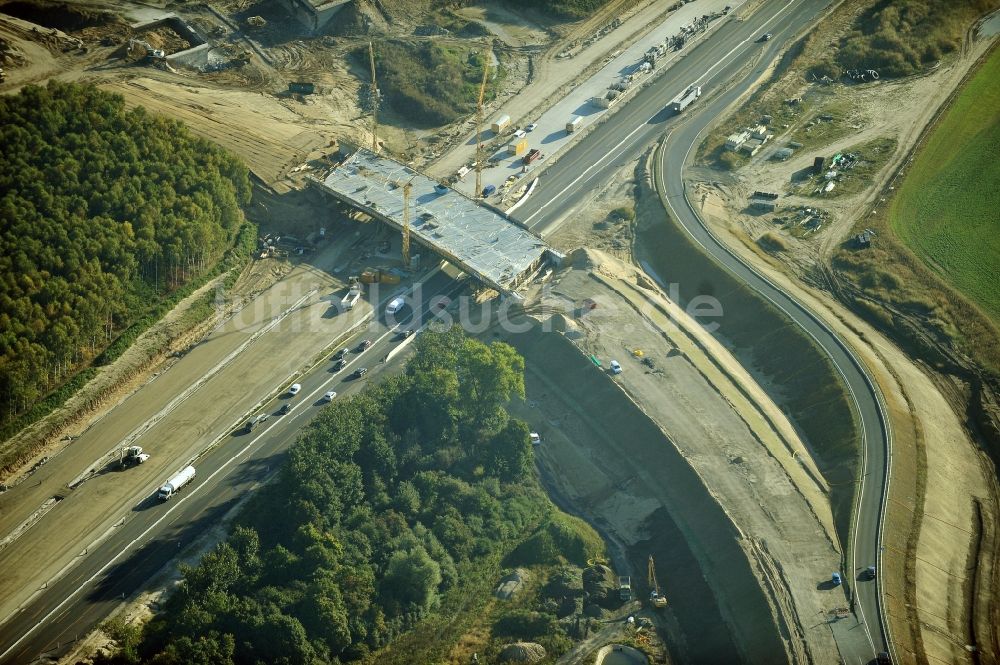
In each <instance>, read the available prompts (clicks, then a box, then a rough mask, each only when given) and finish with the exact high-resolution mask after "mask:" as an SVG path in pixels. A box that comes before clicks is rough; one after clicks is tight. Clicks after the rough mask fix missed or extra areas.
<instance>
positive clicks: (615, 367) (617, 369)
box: [611, 360, 622, 374]
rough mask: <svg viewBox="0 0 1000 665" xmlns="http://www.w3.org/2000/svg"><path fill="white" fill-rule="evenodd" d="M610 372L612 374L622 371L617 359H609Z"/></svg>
mask: <svg viewBox="0 0 1000 665" xmlns="http://www.w3.org/2000/svg"><path fill="white" fill-rule="evenodd" d="M611 373H612V374H621V373H622V366H621V365H619V364H618V361H617V360H612V361H611Z"/></svg>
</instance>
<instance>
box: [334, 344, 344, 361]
mask: <svg viewBox="0 0 1000 665" xmlns="http://www.w3.org/2000/svg"><path fill="white" fill-rule="evenodd" d="M346 355H347V347H344V348H343V349H341V350H340V351H337V352H336V353H335V354H333V359H334V360H341V359H342V358H343V357H344V356H346Z"/></svg>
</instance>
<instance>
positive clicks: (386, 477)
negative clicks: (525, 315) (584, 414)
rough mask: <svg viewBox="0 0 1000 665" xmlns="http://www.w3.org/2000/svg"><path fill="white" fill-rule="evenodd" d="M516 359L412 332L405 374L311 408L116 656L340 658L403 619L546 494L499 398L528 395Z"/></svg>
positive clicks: (417, 614)
mask: <svg viewBox="0 0 1000 665" xmlns="http://www.w3.org/2000/svg"><path fill="white" fill-rule="evenodd" d="M523 370H524V360H523V359H522V358H521V357H520V356H519V355H518V354H517V353H516V352H515V351H514V350H513V348H511V347H510V346H508V345H506V344H502V343H494V344H492V345H490V346H487V345H485V344H483V343H482V342H479V341H477V340H473V339H471V338H468V337H466V336H465V335H464V334H463V333H461V332H460V331H459V330H458V329H457V328H456V329H453V330H452V331H450V332H447V333H433V332H429V333H426V334H423V335H421V337H420V338H419V339H418V341H417V351H416V355H415V357H414V358H413V359H412V360H411V361H410V362H409V364H408V366H407V370H406V372H405V374H403V375H400V376H396V377H393V378H390V379H388V380H386V381H384V382H382V383H381V384H379V385H377V386H371V387H369V388H368V389H366V390H365V391H364V392H363V393H362V394H360V395H359V396H356V397H354V398H352V399H349V400H344V401H338V402H335V403H334V404H332V405H331V406H329V407H327V408H325V409H323V411H322V412H321V413H320V415H318V416H317V417H316V419H315V420H313V422H312V423H311V424H310V425H309V427H308V428H307V429H306V430H305V431H304V432H303V433H302V435H301V436H300V438H299V440H298V441H297V442H296V443H295V444H294V445H293V446H292V448H291V449H290V451H289V459H288V461H287V462H286V463H285V465H284V466H283V468H282V470H281V472H280V476H279V478H278V479H277V480H276V481H275V482H274V483H272V484H271V485H269V486H267V487H265V488H264V489H263V490H261V491H260V493H259V494H258V495H257V496H255V497H254V498H253V499H252V500H251V501H250V502H249V504H248V505H247V507H246V508H245V509H244V510H243V511H242V513H241V515H240V517H238V518H237V527H236V528H235V530H234V532H233V533H232V535H231V536H230V537H229V539H228V540H227V541H226V542H224V543H222V544H220V545H219V546H218V547H217V548H216V549H215V550H214V551H213V552H212V553H210V554H209V555H207V556H206V557H205V558H204V559H203V560H202V562H201V563H200V564H199V565H198V566H197V567H194V568H190V569H187V570H186V571H185V573H184V582H183V584H182V585H181V586H180V587H179V589H178V590H177V591H176V592H175V593H174V595H173V596H171V598H170V599H169V600H168V602H167V604H166V608H165V611H164V612H162V613H161V614H160V615H158V616H157V617H156V618H155V619H154V620H153V621H152V622H151V624H150V625H149V626H148V628H147V630H146V632H145V635H144V638H143V640H142V641H141V642H140V643H139V644H137V645H133V647H132V648H130V649H129V650H126V651H122V652H121V653H120V654H119V655H118V658H119V659H121V660H129V659H131V660H132V661H133V662H135V661H142V662H147V661H149V662H154V663H178V664H180V663H184V664H190V663H252V662H267V663H307V662H344V661H351V660H356V659H358V658H361V657H363V656H365V655H366V654H367V653H369V652H370V650H372V649H377V648H378V647H380V646H383V645H385V644H387V643H388V642H389V641H390V640H392V639H393V638H394V637H396V636H398V635H399V634H401V633H402V632H403V631H406V630H407V629H409V628H410V627H412V626H413V624H414V623H415V622H417V621H419V620H420V619H421V618H423V617H425V616H427V614H428V613H429V612H432V611H434V609H435V608H436V607H437V605H438V603H439V601H440V598H441V596H442V594H444V593H446V592H447V591H448V590H449V589H452V588H454V587H455V586H456V584H458V583H459V575H460V571H461V570H463V569H464V568H467V567H468V566H470V565H475V564H476V562H478V561H481V560H483V559H484V558H487V557H489V556H491V555H494V554H496V553H498V552H503V551H507V550H509V549H510V547H511V546H512V543H516V542H519V540H521V539H523V538H524V537H525V534H526V533H530V532H531V530H532V527H534V526H535V525H537V524H539V523H540V521H541V520H542V519H543V518H544V516H545V514H546V511H547V510H550V509H551V508H550V504H548V503H547V501H545V500H544V498H543V497H542V496H541V495H540V494H538V488H537V484H536V483H534V482H527V483H525V482H523V481H524V477H525V475H526V474H530V473H532V468H531V467H532V450H531V444H530V441H529V436H528V429H527V427H526V425H525V424H524V423H523V422H520V421H518V420H515V419H512V418H510V417H509V416H508V414H507V412H506V411H505V409H504V404H505V403H506V402H507V401H508V400H509V399H511V398H512V397H514V396H518V395H520V396H523V394H524V379H523Z"/></svg>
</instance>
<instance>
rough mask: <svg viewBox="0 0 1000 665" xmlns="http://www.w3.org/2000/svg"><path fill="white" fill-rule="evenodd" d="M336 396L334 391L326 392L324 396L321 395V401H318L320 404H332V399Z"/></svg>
mask: <svg viewBox="0 0 1000 665" xmlns="http://www.w3.org/2000/svg"><path fill="white" fill-rule="evenodd" d="M336 396H337V393H336V391H334V390H328V391H327V392H326V394H325V395H323V397H322V399H320V401H321V402H332V401H333V398H334V397H336Z"/></svg>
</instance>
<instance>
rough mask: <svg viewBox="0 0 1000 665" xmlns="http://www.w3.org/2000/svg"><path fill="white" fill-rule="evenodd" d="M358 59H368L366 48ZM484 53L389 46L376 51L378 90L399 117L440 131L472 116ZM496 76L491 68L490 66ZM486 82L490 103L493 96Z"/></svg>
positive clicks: (426, 45)
mask: <svg viewBox="0 0 1000 665" xmlns="http://www.w3.org/2000/svg"><path fill="white" fill-rule="evenodd" d="M357 56H358V57H359V58H360V57H364V58H366V59H367V57H368V53H367V48H365V49H363V50H361V51H358V53H357ZM483 58H484V54H483V52H482V51H481V50H475V51H469V50H468V49H464V48H457V47H454V46H448V45H442V44H438V43H436V42H433V41H424V42H418V43H408V42H392V41H386V42H383V43H381V44H379V47H378V49H376V51H375V71H376V73H377V75H378V84H379V89H380V90H381V91H382V92H383V93H384V94H385V97H386V101H388V102H389V104H390V105H391V106H392V108H394V109H395V110H396V112H397V113H400V114H401V115H405V116H406V119H407V120H408V121H410V122H413V123H414V124H416V125H418V126H421V127H438V126H440V125H445V124H447V123H449V122H451V121H453V120H455V119H456V118H459V117H461V116H464V115H468V114H469V113H472V112H473V111H474V110H475V109H476V101H477V100H478V99H479V86H480V84H481V83H482V79H483ZM491 71H492V64H491ZM490 78H491V80H493V82H492V83H491V82H488V83H487V91H486V92H487V99H490V98H492V97H493V95H494V91H493V87H494V85H495V78H494V77H493V76H491V77H490Z"/></svg>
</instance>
